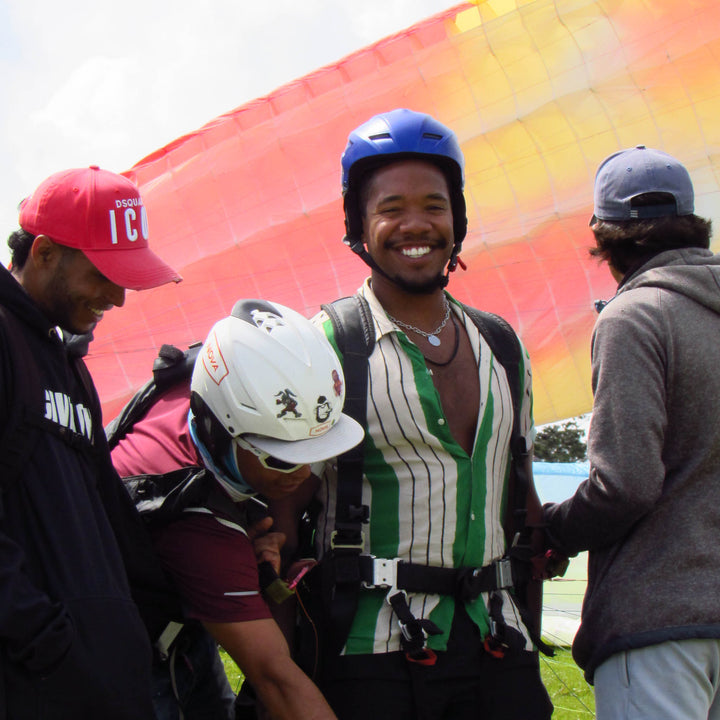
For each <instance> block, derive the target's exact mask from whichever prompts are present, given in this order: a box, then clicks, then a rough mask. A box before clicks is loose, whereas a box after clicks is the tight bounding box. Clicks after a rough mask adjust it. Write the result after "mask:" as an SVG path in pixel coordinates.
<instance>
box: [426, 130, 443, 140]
mask: <svg viewBox="0 0 720 720" xmlns="http://www.w3.org/2000/svg"><path fill="white" fill-rule="evenodd" d="M442 137H443V136H442V135H438V134H437V133H429V132H425V133H423V138H425V139H426V140H442Z"/></svg>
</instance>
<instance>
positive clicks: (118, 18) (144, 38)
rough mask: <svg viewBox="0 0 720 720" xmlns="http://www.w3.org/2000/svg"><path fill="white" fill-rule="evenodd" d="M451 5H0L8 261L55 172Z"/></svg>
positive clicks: (298, 1)
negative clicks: (29, 211) (22, 214)
mask: <svg viewBox="0 0 720 720" xmlns="http://www.w3.org/2000/svg"><path fill="white" fill-rule="evenodd" d="M454 4H455V3H454V2H452V0H360V1H359V2H353V1H352V0H269V1H268V0H265V1H262V0H260V1H258V0H205V1H204V2H200V1H199V0H195V1H194V2H190V1H189V0H172V1H170V0H125V2H123V3H118V2H110V1H109V0H94V1H93V2H90V0H64V1H63V2H57V1H56V0H0V130H1V131H0V163H1V165H2V170H1V171H0V198H1V200H0V234H1V235H2V237H0V262H2V263H3V264H6V263H7V260H8V251H7V245H6V239H7V235H8V234H9V233H10V232H12V231H13V230H15V229H17V204H18V202H19V201H20V200H21V199H22V198H23V197H25V196H27V195H28V194H30V193H31V192H32V190H33V189H34V188H35V187H36V186H37V185H38V184H39V183H40V182H41V181H42V180H44V179H45V177H47V176H48V175H50V174H51V173H53V172H55V171H57V170H62V169H65V168H69V167H83V166H86V165H92V164H96V165H100V166H101V167H104V168H107V169H109V170H114V171H116V172H121V171H123V170H127V169H128V168H130V167H131V166H132V165H133V164H134V163H135V162H137V161H138V160H140V159H141V158H143V157H144V156H145V155H147V154H148V153H150V152H152V151H154V150H156V149H158V148H160V147H162V146H163V145H165V144H167V143H168V142H171V141H172V140H174V139H175V138H176V137H178V136H180V135H183V134H185V133H187V132H190V131H192V130H194V129H196V128H198V127H200V126H202V125H204V124H205V123H206V122H208V121H210V120H212V119H213V118H214V117H216V116H217V115H220V114H222V113H224V112H227V111H229V110H232V109H233V108H235V107H238V106H239V105H242V104H244V103H245V102H247V101H249V100H252V99H254V98H257V97H261V96H263V95H266V94H268V93H270V92H271V91H272V90H274V89H275V88H277V87H279V86H280V85H283V84H284V83H286V82H289V81H291V80H294V79H295V78H298V77H301V76H302V75H305V74H307V73H308V72H311V71H313V70H315V69H317V68H319V67H322V66H323V65H326V64H329V63H332V62H335V61H336V60H339V59H340V58H342V57H344V56H345V55H348V54H350V53H351V52H354V51H355V50H358V49H360V48H362V47H364V46H366V45H369V44H370V43H372V42H375V41H376V40H380V39H381V38H383V37H386V36H387V35H390V34H392V33H394V32H397V31H399V30H402V29H404V28H406V27H408V26H410V25H412V24H414V23H415V22H418V21H420V20H423V19H425V18H426V17H429V16H431V15H434V14H435V13H438V12H440V11H442V10H445V9H446V8H448V7H450V6H452V5H454Z"/></svg>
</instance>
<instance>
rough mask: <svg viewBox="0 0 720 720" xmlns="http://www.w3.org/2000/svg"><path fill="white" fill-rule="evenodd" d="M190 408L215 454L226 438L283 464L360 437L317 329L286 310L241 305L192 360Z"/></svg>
mask: <svg viewBox="0 0 720 720" xmlns="http://www.w3.org/2000/svg"><path fill="white" fill-rule="evenodd" d="M190 389H191V396H190V397H191V407H192V410H193V414H194V416H195V420H196V422H197V427H198V432H199V435H200V438H201V440H202V441H203V443H205V445H206V446H207V448H208V450H209V451H210V453H211V454H212V455H213V457H218V456H221V455H222V454H223V453H224V452H225V450H226V449H227V446H228V444H229V442H230V440H231V438H234V437H238V436H243V438H244V439H245V440H247V441H248V442H249V443H251V444H252V445H254V446H255V447H257V448H259V449H260V450H262V451H264V452H267V453H269V454H270V455H272V456H274V457H277V458H279V459H280V460H284V461H286V462H288V463H294V464H295V463H297V464H306V463H313V462H318V461H320V460H326V459H327V458H331V457H335V456H336V455H340V454H342V453H344V452H346V451H347V450H349V449H350V448H352V447H354V446H355V445H357V444H358V443H359V442H360V441H361V440H362V438H363V429H362V427H361V426H360V425H359V424H358V423H357V422H355V420H353V419H352V418H350V417H349V416H348V415H345V414H344V413H343V412H342V407H343V403H344V401H345V378H344V376H343V371H342V366H341V365H340V361H339V360H338V357H337V355H336V354H335V351H334V350H333V348H332V346H331V345H330V343H329V342H328V340H327V338H326V337H325V335H324V333H323V332H322V330H320V329H319V328H317V327H316V326H315V325H313V323H312V322H310V320H308V319H307V318H305V317H303V316H302V315H300V314H299V313H297V312H295V311H294V310H291V309H290V308H288V307H285V306H283V305H279V304H277V303H270V302H268V301H265V300H239V301H238V302H237V303H235V306H234V307H233V309H232V313H231V314H230V316H229V317H226V318H223V319H222V320H220V321H219V322H217V323H216V324H215V325H214V326H213V328H212V330H210V334H209V335H208V338H207V340H206V341H205V344H204V345H203V347H202V349H201V350H200V354H199V355H198V358H197V360H196V362H195V368H194V371H193V375H192V383H191V386H190Z"/></svg>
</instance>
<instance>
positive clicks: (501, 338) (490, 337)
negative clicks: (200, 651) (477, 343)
mask: <svg viewBox="0 0 720 720" xmlns="http://www.w3.org/2000/svg"><path fill="white" fill-rule="evenodd" d="M322 307H323V310H325V312H326V313H327V315H328V317H329V318H330V320H331V322H332V325H333V332H334V336H335V341H336V343H337V346H338V348H339V350H340V351H341V352H342V354H343V371H344V375H345V384H346V394H345V406H344V408H343V411H344V412H345V413H346V414H348V415H350V416H351V417H353V418H354V419H355V420H357V421H358V422H359V423H360V424H361V425H362V426H363V427H366V426H367V422H366V421H367V408H366V405H367V381H368V358H369V357H370V355H371V354H372V351H373V348H374V345H375V332H374V325H373V320H372V313H371V311H370V307H369V305H368V303H367V301H366V300H365V299H364V298H363V297H362V296H360V295H353V296H351V297H345V298H341V299H340V300H336V301H335V302H333V303H331V304H329V305H323V306H322ZM463 309H464V311H465V312H466V313H467V315H468V316H469V317H470V318H471V319H472V321H473V322H474V324H475V325H476V326H477V328H478V329H479V331H480V333H481V334H482V336H483V337H484V338H485V341H486V342H487V343H488V345H489V346H490V349H491V351H492V353H493V355H494V356H495V357H496V359H497V360H498V361H499V362H500V363H501V364H502V365H503V367H504V368H505V371H506V374H507V378H508V382H509V384H510V389H511V394H512V402H513V429H512V436H511V440H510V449H511V454H512V460H513V463H512V467H513V473H512V476H513V485H514V487H513V490H512V494H511V503H510V504H511V509H512V511H513V516H512V518H511V519H510V526H511V527H510V537H512V538H513V541H512V546H511V548H510V550H509V552H508V556H506V557H505V558H503V559H501V560H498V561H495V562H493V563H492V564H491V565H488V566H486V567H482V568H467V567H463V568H442V567H431V566H425V565H415V564H411V563H407V562H404V561H402V560H399V559H397V558H395V559H382V558H376V557H373V556H371V555H364V554H362V551H363V548H364V534H363V532H362V526H363V525H364V524H366V523H367V522H368V521H369V516H370V511H369V508H368V507H367V506H366V505H363V504H362V478H363V458H364V442H363V443H361V444H360V445H357V446H356V447H354V448H353V449H351V450H350V451H348V452H347V453H345V454H344V455H342V456H340V457H339V458H338V476H339V477H342V479H343V481H342V482H339V483H338V484H337V496H336V513H335V517H336V524H335V530H334V531H333V533H332V535H331V542H330V549H329V550H328V551H327V552H326V554H325V555H324V557H323V561H322V563H321V566H322V581H321V582H322V595H323V597H324V598H325V599H326V604H325V612H326V617H328V618H329V620H330V623H331V627H332V632H331V637H330V638H329V642H330V643H331V647H330V650H331V651H332V652H333V653H334V654H335V655H339V654H340V652H341V651H342V648H343V647H344V645H345V642H346V640H347V637H348V633H349V631H350V626H351V624H352V620H353V618H354V615H355V611H356V609H357V597H358V593H359V592H361V590H362V589H363V588H389V592H388V596H387V601H388V602H389V603H390V605H391V606H392V607H393V610H394V611H395V614H396V615H397V617H398V620H399V621H400V627H401V631H402V642H401V644H402V648H403V650H404V651H405V653H406V655H407V657H408V659H410V660H413V661H415V662H422V663H425V664H432V663H433V662H434V653H433V652H432V651H431V650H429V649H428V648H427V647H426V639H427V636H428V635H431V634H437V633H440V632H441V631H440V630H439V628H438V627H437V626H436V625H435V624H434V623H432V622H431V621H429V620H424V619H419V620H418V619H417V618H415V617H414V616H413V615H412V613H411V612H410V609H409V607H408V603H407V596H406V593H407V592H423V593H429V594H441V595H451V596H454V597H457V598H458V599H460V600H464V601H469V600H474V599H475V598H477V597H478V596H479V595H480V594H481V593H483V592H488V593H491V602H490V611H491V628H492V629H493V634H494V635H496V636H497V637H498V638H500V639H499V640H498V643H497V647H500V646H503V647H509V645H508V644H507V643H506V642H505V641H504V640H503V639H502V638H503V637H506V636H507V635H508V634H509V633H507V632H506V630H507V631H509V630H510V628H503V627H502V625H504V623H503V620H502V613H501V612H500V606H501V605H502V596H501V595H500V594H499V593H498V592H497V591H498V590H502V589H506V588H511V587H517V586H518V584H519V580H520V575H521V574H522V573H523V572H525V566H529V532H528V531H527V530H526V527H525V515H526V499H527V492H528V488H529V477H528V475H527V471H526V459H527V457H528V448H527V447H526V443H525V438H524V437H523V436H522V435H521V434H520V431H519V418H520V401H521V390H520V345H519V342H518V339H517V336H516V335H515V332H514V331H513V330H512V328H511V327H510V326H509V325H508V323H506V322H505V321H504V320H503V319H502V318H500V317H498V316H496V315H492V314H491V313H485V312H481V311H479V310H476V309H474V308H470V307H467V306H463ZM517 561H521V562H522V563H523V569H522V570H520V569H519V566H518V562H517ZM498 602H499V604H498ZM524 619H525V620H526V624H527V625H528V627H529V628H530V631H531V637H532V639H533V641H534V642H535V643H536V645H538V647H541V648H543V649H544V651H545V650H547V647H546V646H544V644H543V643H541V642H540V638H539V637H538V635H537V633H533V632H532V627H531V623H529V622H527V619H526V618H524ZM522 642H523V643H524V640H523V641H522ZM498 652H499V650H498Z"/></svg>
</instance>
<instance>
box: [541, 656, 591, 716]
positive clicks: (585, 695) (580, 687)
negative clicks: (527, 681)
mask: <svg viewBox="0 0 720 720" xmlns="http://www.w3.org/2000/svg"><path fill="white" fill-rule="evenodd" d="M540 672H541V674H542V679H543V683H545V687H546V688H547V691H548V693H549V695H550V699H551V700H552V702H553V705H554V706H555V712H553V720H586V719H587V720H590V718H594V717H595V696H594V695H593V689H592V688H591V687H590V685H588V684H587V682H586V681H585V678H584V677H583V673H582V670H580V668H579V667H578V666H577V665H576V664H575V661H574V660H573V659H572V655H571V654H570V650H569V649H568V648H559V647H556V648H555V656H554V657H550V658H549V657H545V656H544V655H541V656H540Z"/></svg>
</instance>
